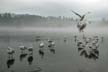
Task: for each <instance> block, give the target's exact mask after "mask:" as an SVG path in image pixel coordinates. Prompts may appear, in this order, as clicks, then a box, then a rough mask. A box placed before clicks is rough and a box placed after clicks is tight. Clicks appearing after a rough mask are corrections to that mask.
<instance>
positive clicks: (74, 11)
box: [71, 10, 82, 18]
mask: <svg viewBox="0 0 108 72" xmlns="http://www.w3.org/2000/svg"><path fill="white" fill-rule="evenodd" d="M71 11H72V12H73V13H74V14H75V15H77V16H79V17H80V18H81V17H82V16H81V15H80V14H78V13H76V12H75V11H73V10H71Z"/></svg>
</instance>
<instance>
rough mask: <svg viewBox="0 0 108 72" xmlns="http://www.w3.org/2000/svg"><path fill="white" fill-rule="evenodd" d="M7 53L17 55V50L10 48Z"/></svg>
mask: <svg viewBox="0 0 108 72" xmlns="http://www.w3.org/2000/svg"><path fill="white" fill-rule="evenodd" d="M7 53H8V54H13V53H15V50H14V49H13V48H11V47H8V49H7Z"/></svg>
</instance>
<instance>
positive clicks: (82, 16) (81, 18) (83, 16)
mask: <svg viewBox="0 0 108 72" xmlns="http://www.w3.org/2000/svg"><path fill="white" fill-rule="evenodd" d="M71 11H72V12H73V13H74V14H75V15H77V16H78V17H80V21H83V20H84V18H85V16H86V15H87V14H89V13H90V12H88V13H86V14H84V15H80V14H78V13H77V12H75V11H73V10H71Z"/></svg>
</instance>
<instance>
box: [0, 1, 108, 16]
mask: <svg viewBox="0 0 108 72" xmlns="http://www.w3.org/2000/svg"><path fill="white" fill-rule="evenodd" d="M71 9H72V10H74V11H76V12H78V13H80V14H84V13H86V12H88V11H90V12H92V15H91V16H92V17H107V16H108V0H0V12H1V13H3V12H11V13H30V14H37V15H42V16H69V17H71V16H74V14H72V13H71V11H70V10H71Z"/></svg>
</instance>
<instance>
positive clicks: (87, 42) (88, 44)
mask: <svg viewBox="0 0 108 72" xmlns="http://www.w3.org/2000/svg"><path fill="white" fill-rule="evenodd" d="M76 43H77V47H78V52H79V53H80V56H84V57H85V58H88V59H94V60H96V59H98V58H99V50H98V48H99V44H100V43H99V37H98V36H95V37H85V38H81V39H78V38H77V40H76Z"/></svg>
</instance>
